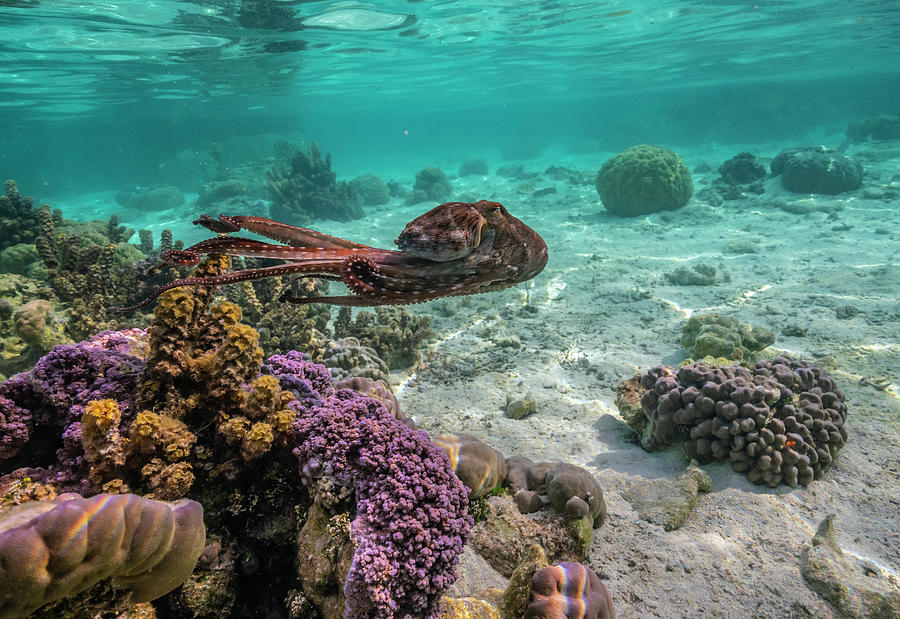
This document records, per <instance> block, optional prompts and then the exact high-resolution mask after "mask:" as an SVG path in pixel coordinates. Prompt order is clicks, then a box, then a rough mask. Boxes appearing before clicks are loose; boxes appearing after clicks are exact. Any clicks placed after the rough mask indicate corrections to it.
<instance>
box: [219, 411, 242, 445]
mask: <svg viewBox="0 0 900 619" xmlns="http://www.w3.org/2000/svg"><path fill="white" fill-rule="evenodd" d="M249 431H250V420H249V419H247V418H246V417H243V416H241V415H238V416H237V417H232V418H230V419H226V420H225V421H224V422H223V423H220V424H219V432H220V433H221V434H222V437H223V438H224V439H225V442H226V443H227V444H228V445H237V444H239V443H241V442H242V441H243V440H244V439H245V438H246V437H247V433H248V432H249Z"/></svg>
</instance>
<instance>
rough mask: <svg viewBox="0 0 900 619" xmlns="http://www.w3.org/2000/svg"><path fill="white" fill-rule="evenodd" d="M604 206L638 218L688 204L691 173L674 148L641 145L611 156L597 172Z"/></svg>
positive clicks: (690, 190) (613, 211) (621, 214)
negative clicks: (672, 149)
mask: <svg viewBox="0 0 900 619" xmlns="http://www.w3.org/2000/svg"><path fill="white" fill-rule="evenodd" d="M596 187H597V193H598V194H600V201H601V202H602V203H603V206H604V208H606V210H608V211H609V212H611V213H613V214H614V215H619V216H621V217H636V216H639V215H648V214H650V213H656V212H658V211H664V210H674V209H677V208H681V207H682V206H684V205H685V204H687V202H688V200H690V198H691V194H693V192H694V185H693V183H692V181H691V172H690V170H688V167H687V166H686V165H685V163H684V161H682V160H681V158H680V157H679V156H678V155H677V154H675V153H674V152H673V151H671V150H668V149H666V148H662V147H661V146H651V145H648V144H641V145H639V146H632V147H631V148H629V149H627V150H625V151H624V152H622V153H619V154H618V155H616V156H615V157H612V158H611V159H608V160H607V161H606V162H605V163H604V164H603V166H602V167H601V168H600V171H599V172H598V173H597V182H596Z"/></svg>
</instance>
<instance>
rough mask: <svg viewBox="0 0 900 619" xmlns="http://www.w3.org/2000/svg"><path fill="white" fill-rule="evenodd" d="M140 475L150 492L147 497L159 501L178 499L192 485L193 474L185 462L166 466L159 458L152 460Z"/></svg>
mask: <svg viewBox="0 0 900 619" xmlns="http://www.w3.org/2000/svg"><path fill="white" fill-rule="evenodd" d="M141 475H142V476H143V477H144V481H145V482H146V484H147V487H148V488H149V489H150V490H151V492H149V493H148V494H147V497H149V498H152V499H157V500H160V501H174V500H175V499H180V498H181V497H183V496H184V495H185V494H187V492H188V490H190V489H191V485H192V484H193V483H194V472H193V470H192V469H191V465H190V464H188V463H187V462H175V463H173V464H166V463H164V462H163V461H162V460H160V459H159V458H153V460H151V461H150V462H149V463H148V464H145V465H144V467H143V468H142V469H141Z"/></svg>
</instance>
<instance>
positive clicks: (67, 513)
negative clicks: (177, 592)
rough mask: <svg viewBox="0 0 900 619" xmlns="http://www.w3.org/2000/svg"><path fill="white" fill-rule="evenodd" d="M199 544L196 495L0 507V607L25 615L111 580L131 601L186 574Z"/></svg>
mask: <svg viewBox="0 0 900 619" xmlns="http://www.w3.org/2000/svg"><path fill="white" fill-rule="evenodd" d="M205 544H206V527H205V525H204V523H203V507H202V506H201V505H200V504H199V503H197V502H196V501H191V500H187V499H185V500H180V501H176V502H175V503H164V502H160V501H152V500H150V499H146V498H143V497H140V496H136V495H133V494H119V495H108V494H99V495H96V496H93V497H91V498H89V499H85V498H82V497H80V496H78V495H76V494H64V495H61V496H59V497H58V498H57V499H56V500H55V501H35V502H30V503H23V504H22V505H15V506H12V507H8V508H5V509H3V510H0V565H2V566H3V578H2V579H0V614H2V615H3V616H4V617H6V616H25V615H27V614H29V613H31V612H32V611H34V610H36V609H38V608H40V607H41V606H44V605H45V604H48V603H50V602H54V601H56V600H59V599H62V598H64V597H67V596H71V595H74V594H76V593H79V592H81V591H84V590H86V589H88V588H90V587H92V586H94V585H96V584H97V583H99V582H101V581H103V580H106V579H112V584H113V585H114V586H115V587H116V588H120V589H126V590H129V591H131V593H132V598H131V599H132V600H133V601H134V602H144V601H149V600H153V599H156V598H158V597H160V596H162V595H164V594H166V593H168V592H169V591H171V590H172V589H174V588H175V587H177V586H178V585H180V584H181V583H182V582H184V581H185V580H187V578H188V576H189V575H190V574H191V572H192V571H193V569H194V565H196V563H197V558H198V557H199V556H200V553H201V552H202V550H203V547H204V546H205Z"/></svg>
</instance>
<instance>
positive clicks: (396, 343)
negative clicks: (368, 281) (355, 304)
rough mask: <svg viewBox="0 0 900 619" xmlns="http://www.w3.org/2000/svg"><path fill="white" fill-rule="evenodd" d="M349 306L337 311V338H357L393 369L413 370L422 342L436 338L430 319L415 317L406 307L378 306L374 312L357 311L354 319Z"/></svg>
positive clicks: (335, 324) (335, 331) (335, 330)
mask: <svg viewBox="0 0 900 619" xmlns="http://www.w3.org/2000/svg"><path fill="white" fill-rule="evenodd" d="M351 316H352V312H351V310H350V308H349V307H342V308H341V309H340V310H339V311H338V315H337V318H336V320H335V323H334V337H335V338H346V337H354V338H356V339H358V340H359V341H360V343H361V344H362V345H363V346H369V347H370V348H372V349H374V350H375V352H376V354H377V355H378V356H379V357H380V358H382V359H384V361H385V363H387V365H388V367H389V368H391V369H392V370H395V369H400V368H408V367H412V366H413V365H415V364H416V362H417V361H418V360H419V348H420V347H421V346H422V343H423V342H424V341H425V340H427V339H429V338H431V337H433V336H434V333H433V332H432V331H431V329H429V328H428V325H429V324H431V316H416V315H414V314H411V313H410V312H409V311H408V310H407V309H406V308H404V307H398V306H390V305H385V306H379V307H376V308H375V313H374V314H373V313H372V312H368V311H362V312H358V313H357V314H356V316H355V317H353V318H352V319H351Z"/></svg>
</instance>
